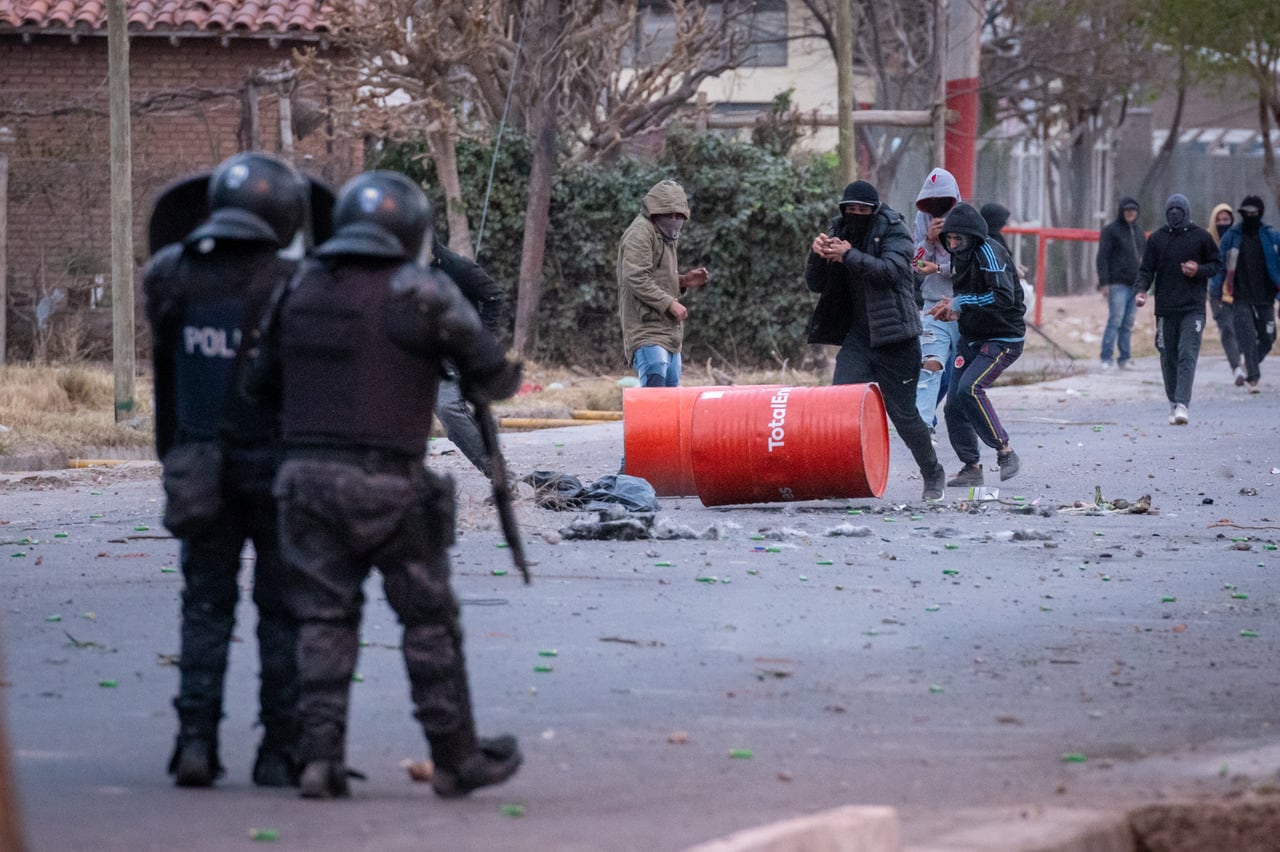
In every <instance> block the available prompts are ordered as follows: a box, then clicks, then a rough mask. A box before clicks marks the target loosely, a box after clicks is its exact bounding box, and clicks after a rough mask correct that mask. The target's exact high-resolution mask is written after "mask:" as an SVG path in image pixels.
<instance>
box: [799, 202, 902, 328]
mask: <svg viewBox="0 0 1280 852" xmlns="http://www.w3.org/2000/svg"><path fill="white" fill-rule="evenodd" d="M827 234H828V235H830V236H832V237H838V238H840V239H848V237H847V236H845V227H844V224H843V218H842V217H839V216H837V217H835V218H834V219H832V220H831V222H830V225H829V226H828V228H827ZM850 242H852V240H850ZM866 245H867V249H868V250H867V251H865V252H864V251H860V250H859V249H857V248H852V249H849V251H847V252H846V253H845V256H844V259H843V260H842V261H841V262H840V263H834V262H832V261H829V260H825V259H823V258H821V257H819V256H818V255H816V254H814V253H813V252H812V251H810V252H809V259H808V261H807V262H806V264H805V270H804V280H805V284H807V285H808V287H809V289H810V290H812V291H813V292H815V293H821V294H822V295H821V296H820V297H819V298H818V304H817V306H816V307H815V308H814V310H813V317H812V318H811V319H810V320H809V329H808V339H809V342H810V343H827V344H832V345H835V346H839V345H840V344H842V343H844V339H845V336H846V335H847V334H848V333H849V330H850V328H852V327H853V324H854V323H855V322H863V323H865V324H866V327H867V331H868V335H869V341H870V345H871V346H873V347H876V346H887V345H889V344H891V343H899V342H901V341H903V340H907V339H909V338H912V337H918V336H919V335H920V315H919V313H918V312H917V309H916V301H915V292H914V290H915V276H914V275H913V274H912V272H911V253H912V251H913V249H914V244H913V243H912V241H911V232H910V231H909V230H907V225H906V222H904V221H903V219H902V214H900V213H898V212H897V211H896V210H894V209H892V208H890V207H888V206H887V205H884V204H881V205H879V206H878V207H877V208H876V212H875V213H873V214H872V224H871V231H870V233H869V234H868V235H867V242H866ZM853 287H860V288H862V289H861V292H860V296H861V298H860V299H857V300H856V301H855V297H854V296H853V295H852V294H851V292H850V288H853ZM857 302H861V303H863V304H865V305H866V313H865V315H864V316H856V315H855V307H854V306H855V304H856V303H857Z"/></svg>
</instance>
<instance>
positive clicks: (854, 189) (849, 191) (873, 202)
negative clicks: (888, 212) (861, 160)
mask: <svg viewBox="0 0 1280 852" xmlns="http://www.w3.org/2000/svg"><path fill="white" fill-rule="evenodd" d="M846 204H867V205H870V206H871V207H879V206H880V193H879V192H877V191H876V188H875V187H874V186H872V185H871V184H869V183H867V182H866V181H865V180H855V181H854V182H853V183H851V184H849V185H848V186H846V187H845V188H844V196H843V197H841V199H840V206H841V207H844V206H845V205H846Z"/></svg>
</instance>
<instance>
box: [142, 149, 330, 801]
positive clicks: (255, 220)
mask: <svg viewBox="0 0 1280 852" xmlns="http://www.w3.org/2000/svg"><path fill="white" fill-rule="evenodd" d="M193 190H194V192H195V193H196V194H198V195H205V196H207V203H208V210H209V214H208V218H207V219H206V220H205V221H204V223H203V224H201V225H199V226H198V227H196V228H195V229H194V230H191V231H190V232H189V233H188V234H187V235H186V237H185V238H184V239H182V240H181V241H179V242H173V243H170V244H169V245H167V246H164V247H163V248H160V249H159V250H158V251H156V253H155V254H154V256H153V257H152V259H151V261H150V263H149V264H148V266H147V269H146V271H145V274H144V279H143V288H144V292H145V295H146V304H147V317H148V319H149V320H150V322H151V326H152V338H153V342H152V360H153V364H154V375H155V411H156V450H157V452H158V455H159V457H160V459H161V461H162V463H163V465H164V486H165V492H166V497H167V500H166V506H165V523H166V525H167V526H168V527H169V529H170V531H171V532H173V533H174V535H175V536H177V537H178V538H179V539H181V564H182V575H183V580H184V584H185V585H184V589H183V592H182V639H181V641H182V647H181V655H180V658H179V663H178V667H179V670H180V672H181V675H180V683H179V688H178V695H177V697H176V698H175V699H174V707H175V708H176V709H177V711H178V724H179V730H178V736H177V744H176V746H175V748H174V752H173V756H172V758H171V759H170V762H169V772H170V773H171V774H173V775H174V776H175V780H176V783H177V784H178V785H179V786H183V787H208V786H210V785H212V784H213V782H214V780H215V779H216V778H218V777H219V776H220V775H222V773H223V766H222V763H221V761H220V760H219V758H218V724H219V721H220V720H221V718H222V703H223V681H224V679H225V674H226V668H227V654H228V643H229V642H230V640H231V631H232V628H233V626H234V623H235V607H236V602H237V597H238V588H237V585H236V576H237V574H238V572H239V567H240V553H241V550H242V549H243V547H244V543H245V541H246V539H247V540H250V541H252V542H253V549H254V554H255V557H256V558H255V563H254V584H253V589H254V591H253V599H254V603H255V604H257V609H258V627H257V635H258V652H259V659H260V663H261V667H262V668H261V688H260V693H259V702H260V716H259V719H260V722H261V724H262V726H263V728H264V734H263V737H262V741H261V745H260V746H259V749H258V754H257V759H256V761H255V762H254V767H253V780H254V782H255V783H256V784H259V785H262V786H272V787H279V786H288V785H289V784H292V783H296V778H297V767H296V765H295V761H294V757H293V750H294V745H295V741H296V738H297V723H296V709H295V705H296V701H297V691H296V690H297V686H296V671H297V666H296V662H295V644H296V636H297V630H296V625H295V623H294V621H293V619H292V617H291V616H290V615H289V613H288V611H287V609H286V607H285V605H284V600H283V598H282V595H281V584H282V576H281V572H282V564H281V562H280V560H279V559H278V558H277V544H276V523H275V519H276V512H275V504H274V500H273V498H272V496H271V482H272V480H273V478H274V475H275V470H276V460H277V459H276V456H277V439H278V426H277V418H276V417H275V415H274V414H273V413H271V412H268V411H265V410H263V409H262V408H260V407H259V406H258V405H256V404H255V403H253V402H252V401H250V400H247V399H246V398H244V397H243V395H241V394H239V393H237V390H236V388H237V383H238V378H239V374H240V373H241V372H242V369H243V365H244V363H245V359H244V357H243V355H242V346H241V344H242V338H244V336H245V335H246V333H248V332H250V331H252V330H255V329H256V328H257V326H258V323H259V320H260V318H261V316H262V315H263V313H264V310H265V308H266V306H267V305H268V303H269V302H270V298H271V294H272V292H273V291H275V290H276V289H277V288H281V287H283V285H284V284H286V283H287V282H288V280H289V278H290V277H291V276H292V274H293V272H294V271H295V269H296V262H294V261H290V260H286V259H283V258H282V257H280V256H279V254H278V252H279V250H280V249H281V248H282V247H284V246H286V245H288V244H289V243H291V242H292V241H293V240H294V239H295V235H296V234H297V233H298V232H299V231H300V229H302V226H303V223H304V220H305V219H306V216H307V208H308V197H309V188H308V183H307V180H306V179H305V178H303V177H302V176H301V175H300V174H299V173H298V172H297V171H296V170H295V169H294V168H293V167H292V166H290V165H288V164H287V163H285V162H283V161H281V160H278V159H276V158H274V157H271V156H268V155H266V154H261V153H241V154H236V155H235V156H232V157H230V158H229V159H227V160H225V161H224V162H223V163H221V164H220V165H219V166H218V167H217V168H216V169H215V170H214V171H213V173H212V174H211V175H210V176H209V178H208V180H207V184H206V183H204V182H202V181H199V180H193V181H188V182H186V184H184V185H179V186H176V187H175V188H174V189H173V190H172V192H171V193H170V194H168V195H166V196H165V197H162V198H161V199H160V200H159V201H158V202H157V205H156V210H155V213H154V214H153V217H152V219H153V224H152V232H151V233H152V238H153V240H152V241H153V245H152V248H153V250H155V249H156V248H157V246H156V245H155V242H156V241H157V237H156V235H157V234H160V233H166V232H167V233H168V234H169V235H172V234H173V232H174V230H175V223H174V221H173V219H172V217H173V211H174V209H175V208H181V207H182V206H184V205H187V204H188V203H189V201H190V199H189V198H187V197H184V192H185V193H186V195H187V196H189V195H191V194H192V191H193ZM202 218H203V216H202ZM177 230H179V231H181V230H183V228H181V227H180V228H178V229H177ZM165 238H167V237H165Z"/></svg>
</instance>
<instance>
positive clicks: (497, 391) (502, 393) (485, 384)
mask: <svg viewBox="0 0 1280 852" xmlns="http://www.w3.org/2000/svg"><path fill="white" fill-rule="evenodd" d="M523 375H524V365H523V364H522V363H521V362H519V361H506V360H504V361H503V362H502V363H501V364H500V365H498V366H496V367H494V368H493V369H491V370H485V371H484V372H480V373H468V374H467V375H464V376H463V377H462V395H463V396H465V397H466V398H467V399H469V400H471V401H472V402H479V403H489V402H494V401H496V400H499V399H507V398H509V397H513V396H515V394H516V391H518V390H519V389H520V380H521V378H522V377H523Z"/></svg>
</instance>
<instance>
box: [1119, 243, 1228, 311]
mask: <svg viewBox="0 0 1280 852" xmlns="http://www.w3.org/2000/svg"><path fill="white" fill-rule="evenodd" d="M1186 260H1194V261H1196V262H1197V263H1198V264H1199V265H1200V268H1199V270H1197V272H1196V276H1195V278H1188V277H1187V276H1185V275H1183V274H1182V262H1183V261H1186ZM1221 269H1222V261H1221V259H1220V258H1219V256H1218V247H1217V246H1216V245H1214V244H1213V237H1211V236H1209V232H1208V231H1206V230H1205V229H1204V228H1201V227H1200V226H1199V225H1196V224H1194V223H1188V224H1186V225H1183V226H1182V227H1180V228H1178V229H1177V230H1174V229H1173V228H1171V227H1169V226H1168V225H1165V226H1163V227H1162V228H1160V230H1158V231H1155V232H1153V233H1152V234H1151V237H1150V239H1148V240H1147V248H1146V251H1144V252H1143V253H1142V263H1141V264H1139V266H1138V276H1137V278H1136V279H1135V283H1134V286H1135V287H1136V288H1137V289H1138V290H1139V291H1140V292H1143V293H1145V292H1147V291H1148V290H1151V289H1153V288H1154V290H1155V299H1156V307H1155V313H1156V316H1158V317H1164V316H1178V315H1180V314H1185V313H1189V312H1192V311H1199V312H1200V313H1204V300H1205V291H1206V290H1207V289H1208V282H1209V279H1210V278H1212V277H1213V276H1215V275H1217V274H1218V272H1219V271H1221Z"/></svg>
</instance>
